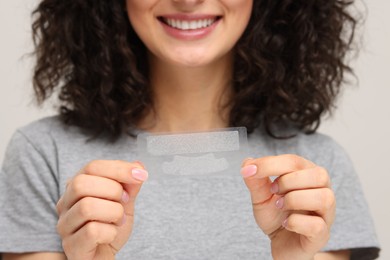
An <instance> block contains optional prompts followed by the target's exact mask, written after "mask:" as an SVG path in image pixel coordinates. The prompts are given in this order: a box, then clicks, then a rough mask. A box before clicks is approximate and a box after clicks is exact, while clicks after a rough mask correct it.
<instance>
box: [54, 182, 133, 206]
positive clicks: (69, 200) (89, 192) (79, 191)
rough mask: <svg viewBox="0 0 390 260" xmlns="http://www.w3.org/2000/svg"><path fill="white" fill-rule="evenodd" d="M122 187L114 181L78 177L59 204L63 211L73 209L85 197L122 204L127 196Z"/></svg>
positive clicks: (70, 184) (69, 185)
mask: <svg viewBox="0 0 390 260" xmlns="http://www.w3.org/2000/svg"><path fill="white" fill-rule="evenodd" d="M123 192H124V190H123V187H122V185H121V184H120V183H119V182H117V181H114V180H111V179H107V178H104V177H100V176H92V175H86V174H80V175H76V176H75V177H74V178H73V180H72V181H70V182H69V184H68V187H67V191H66V192H65V194H64V196H63V197H62V199H61V200H60V201H59V203H58V204H60V203H61V204H60V205H59V206H61V210H67V209H69V208H71V207H72V206H73V205H74V204H75V203H76V202H77V201H79V200H80V199H81V198H84V197H95V198H101V199H106V200H112V201H118V202H120V201H121V200H122V199H123V198H124V196H126V194H124V193H123Z"/></svg>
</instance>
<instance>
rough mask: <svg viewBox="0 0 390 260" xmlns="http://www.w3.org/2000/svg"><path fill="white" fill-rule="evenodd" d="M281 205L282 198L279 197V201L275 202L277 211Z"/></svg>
mask: <svg viewBox="0 0 390 260" xmlns="http://www.w3.org/2000/svg"><path fill="white" fill-rule="evenodd" d="M283 204H284V198H283V197H281V198H280V199H278V200H277V201H276V202H275V205H276V207H277V208H278V209H281V208H283Z"/></svg>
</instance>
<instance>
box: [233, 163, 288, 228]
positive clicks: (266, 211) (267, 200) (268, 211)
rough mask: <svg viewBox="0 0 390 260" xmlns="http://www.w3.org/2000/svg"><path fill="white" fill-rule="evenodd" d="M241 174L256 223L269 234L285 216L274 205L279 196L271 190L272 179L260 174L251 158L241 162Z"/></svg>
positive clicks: (278, 226) (278, 225)
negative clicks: (248, 193)
mask: <svg viewBox="0 0 390 260" xmlns="http://www.w3.org/2000/svg"><path fill="white" fill-rule="evenodd" d="M241 175H242V176H243V178H244V182H245V184H246V186H247V187H248V190H249V192H250V195H251V199H252V205H253V213H254V217H255V220H256V223H257V224H258V226H259V227H260V228H261V229H262V230H263V232H264V233H265V234H267V235H269V234H271V233H272V232H274V231H275V230H277V229H278V228H280V225H281V219H283V218H285V216H284V213H283V212H282V211H280V210H278V208H277V207H276V206H275V203H276V201H277V200H278V199H279V198H280V196H278V195H275V194H273V193H272V192H271V184H272V181H271V180H270V178H269V177H268V176H266V177H264V176H263V177H262V176H260V175H261V173H259V169H258V166H257V165H256V164H254V160H253V159H252V158H248V159H246V160H245V161H244V162H243V164H242V168H241Z"/></svg>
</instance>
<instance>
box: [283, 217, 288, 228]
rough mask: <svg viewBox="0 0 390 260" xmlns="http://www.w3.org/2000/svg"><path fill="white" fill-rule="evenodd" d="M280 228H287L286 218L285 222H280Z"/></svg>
mask: <svg viewBox="0 0 390 260" xmlns="http://www.w3.org/2000/svg"><path fill="white" fill-rule="evenodd" d="M282 226H283V227H284V228H286V227H287V218H286V219H285V220H283V222H282Z"/></svg>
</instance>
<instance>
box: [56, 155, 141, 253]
mask: <svg viewBox="0 0 390 260" xmlns="http://www.w3.org/2000/svg"><path fill="white" fill-rule="evenodd" d="M147 177H148V173H147V172H146V171H145V170H144V168H143V166H142V165H141V164H140V163H137V162H135V163H129V162H123V161H93V162H91V163H89V164H88V165H86V166H85V167H84V168H83V169H82V170H81V171H80V173H79V174H77V175H76V176H75V177H74V178H73V179H71V180H70V181H69V182H68V184H67V186H66V191H65V193H64V195H63V196H62V197H61V198H60V200H59V201H58V204H57V211H58V215H59V220H58V225H57V230H58V233H59V234H60V236H61V238H62V245H63V248H64V251H65V254H66V256H67V258H68V259H70V260H72V259H83V260H90V259H114V258H115V254H116V253H117V252H118V251H119V250H120V249H121V248H122V246H123V245H124V244H125V243H126V241H127V240H128V238H129V236H130V234H131V231H132V228H133V220H134V204H135V199H136V197H137V194H138V192H139V190H140V189H141V186H142V183H143V182H144V181H145V180H146V179H147Z"/></svg>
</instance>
